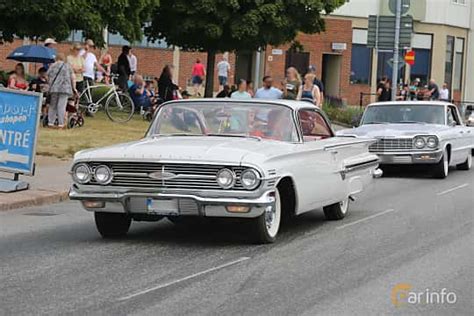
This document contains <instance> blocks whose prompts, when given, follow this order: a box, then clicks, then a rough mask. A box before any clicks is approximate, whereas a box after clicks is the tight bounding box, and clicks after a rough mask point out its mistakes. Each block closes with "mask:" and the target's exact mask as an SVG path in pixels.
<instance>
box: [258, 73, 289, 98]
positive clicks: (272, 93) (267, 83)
mask: <svg viewBox="0 0 474 316" xmlns="http://www.w3.org/2000/svg"><path fill="white" fill-rule="evenodd" d="M282 97H283V91H281V90H280V89H277V88H275V87H273V78H272V77H271V76H265V77H263V87H261V88H260V89H258V90H257V92H256V93H255V98H256V99H265V100H277V99H281V98H282Z"/></svg>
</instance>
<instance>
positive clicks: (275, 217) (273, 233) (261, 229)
mask: <svg viewBox="0 0 474 316" xmlns="http://www.w3.org/2000/svg"><path fill="white" fill-rule="evenodd" d="M281 212H282V210H281V199H280V192H279V191H278V190H277V191H276V192H275V203H274V204H273V205H271V206H268V207H267V208H266V209H265V211H264V212H263V214H262V215H260V216H259V217H257V218H255V219H253V223H252V224H253V226H254V227H253V228H254V238H255V242H256V243H259V244H268V243H273V242H275V240H276V237H277V235H278V232H279V230H280V224H281V218H282V213H281Z"/></svg>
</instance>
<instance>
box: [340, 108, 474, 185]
mask: <svg viewBox="0 0 474 316" xmlns="http://www.w3.org/2000/svg"><path fill="white" fill-rule="evenodd" d="M338 135H340V136H343V135H344V136H354V137H357V138H366V137H367V138H375V139H377V142H376V143H374V144H372V145H371V146H370V147H369V150H370V152H372V153H374V154H377V155H378V156H379V158H380V164H381V165H384V164H431V165H432V171H433V175H434V176H435V177H436V178H446V177H447V175H448V171H449V166H457V168H458V169H460V170H469V169H470V168H471V166H472V155H473V154H474V129H473V128H472V127H468V126H465V125H464V123H463V122H462V119H461V115H460V114H459V111H458V109H457V108H456V106H455V105H453V104H451V103H447V102H434V101H433V102H428V101H426V102H425V101H412V102H398V101H397V102H380V103H374V104H370V105H368V106H367V108H366V110H365V112H364V115H363V116H362V120H361V123H360V126H359V127H357V128H353V129H346V130H342V131H339V132H338Z"/></svg>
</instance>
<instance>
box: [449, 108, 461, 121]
mask: <svg viewBox="0 0 474 316" xmlns="http://www.w3.org/2000/svg"><path fill="white" fill-rule="evenodd" d="M457 114H458V112H457V111H456V108H455V107H453V106H449V107H448V125H454V123H456V125H461V121H460V119H459V117H458V115H457Z"/></svg>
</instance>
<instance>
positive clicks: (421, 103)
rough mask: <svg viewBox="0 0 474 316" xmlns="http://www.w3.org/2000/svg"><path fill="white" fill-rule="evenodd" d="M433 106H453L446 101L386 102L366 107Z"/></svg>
mask: <svg viewBox="0 0 474 316" xmlns="http://www.w3.org/2000/svg"><path fill="white" fill-rule="evenodd" d="M401 104H403V105H433V106H446V105H453V104H452V103H449V102H446V101H388V102H375V103H371V104H369V105H367V106H379V105H401Z"/></svg>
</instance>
